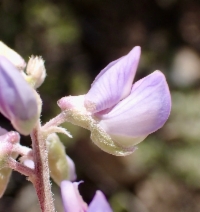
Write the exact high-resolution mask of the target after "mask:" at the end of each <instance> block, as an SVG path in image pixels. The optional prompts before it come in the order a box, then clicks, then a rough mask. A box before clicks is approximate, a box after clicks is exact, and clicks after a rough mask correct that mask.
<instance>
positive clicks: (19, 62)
mask: <svg viewBox="0 0 200 212" xmlns="http://www.w3.org/2000/svg"><path fill="white" fill-rule="evenodd" d="M0 55H2V56H4V57H6V58H7V59H8V60H10V62H11V63H12V64H13V65H14V66H15V67H16V68H17V69H19V70H20V71H22V70H24V68H25V67H26V63H25V61H24V59H23V58H22V57H21V56H20V55H19V54H18V53H17V52H15V51H14V50H13V49H11V48H9V47H8V46H7V45H6V44H4V43H3V42H2V41H0Z"/></svg>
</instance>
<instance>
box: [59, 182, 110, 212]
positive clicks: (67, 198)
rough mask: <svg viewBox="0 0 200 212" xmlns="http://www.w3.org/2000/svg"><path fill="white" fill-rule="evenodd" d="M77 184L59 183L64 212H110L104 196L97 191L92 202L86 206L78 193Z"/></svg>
mask: <svg viewBox="0 0 200 212" xmlns="http://www.w3.org/2000/svg"><path fill="white" fill-rule="evenodd" d="M78 185H79V183H72V182H70V181H62V182H61V195H62V200H63V206H64V211H65V212H112V209H111V207H110V205H109V204H108V202H107V200H106V198H105V196H104V194H103V193H102V192H101V191H97V192H96V194H95V196H94V198H93V200H92V202H91V203H90V204H89V206H87V204H86V203H85V202H84V201H83V199H82V197H81V195H80V193H79V191H78Z"/></svg>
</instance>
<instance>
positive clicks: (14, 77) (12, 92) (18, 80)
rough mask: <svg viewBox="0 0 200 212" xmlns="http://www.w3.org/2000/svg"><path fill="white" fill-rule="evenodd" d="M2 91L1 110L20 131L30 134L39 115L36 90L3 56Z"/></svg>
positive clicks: (1, 61)
mask: <svg viewBox="0 0 200 212" xmlns="http://www.w3.org/2000/svg"><path fill="white" fill-rule="evenodd" d="M0 91H1V92H0V112H1V113H2V114H3V115H4V116H5V117H7V118H8V119H10V121H11V122H12V125H13V126H14V127H15V129H17V130H18V131H19V132H20V133H22V134H24V135H27V134H29V133H30V132H31V130H32V129H33V127H34V126H35V124H36V122H37V120H38V116H39V114H38V105H37V101H36V97H35V94H34V90H33V89H32V88H31V87H30V86H29V85H28V84H27V82H26V81H25V80H24V78H23V77H22V75H21V74H20V73H19V72H18V71H17V70H16V68H15V67H14V66H13V64H12V63H10V61H9V60H7V59H6V58H5V57H3V56H0Z"/></svg>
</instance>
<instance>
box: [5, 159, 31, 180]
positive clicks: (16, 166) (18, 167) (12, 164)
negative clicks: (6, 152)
mask: <svg viewBox="0 0 200 212" xmlns="http://www.w3.org/2000/svg"><path fill="white" fill-rule="evenodd" d="M7 166H8V167H9V168H11V169H13V170H15V171H17V172H19V173H21V174H23V175H25V176H27V177H29V180H30V181H31V182H33V181H34V179H35V172H34V170H33V169H30V168H29V167H27V166H24V165H23V164H21V163H19V162H17V161H16V160H15V159H13V158H11V157H10V158H8V160H7Z"/></svg>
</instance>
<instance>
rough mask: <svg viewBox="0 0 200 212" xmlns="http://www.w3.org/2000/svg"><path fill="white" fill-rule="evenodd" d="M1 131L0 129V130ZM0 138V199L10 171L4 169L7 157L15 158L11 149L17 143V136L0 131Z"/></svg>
mask: <svg viewBox="0 0 200 212" xmlns="http://www.w3.org/2000/svg"><path fill="white" fill-rule="evenodd" d="M0 129H1V130H2V128H0ZM1 132H2V134H1V136H0V198H1V197H2V196H3V194H4V192H5V190H6V188H7V185H8V182H9V180H10V176H11V173H12V169H10V168H8V167H5V166H6V162H7V159H8V157H13V158H16V157H17V154H16V153H13V152H12V150H13V147H14V145H15V144H17V143H18V142H19V139H20V137H19V134H18V133H17V132H7V133H6V131H4V132H3V131H1Z"/></svg>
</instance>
